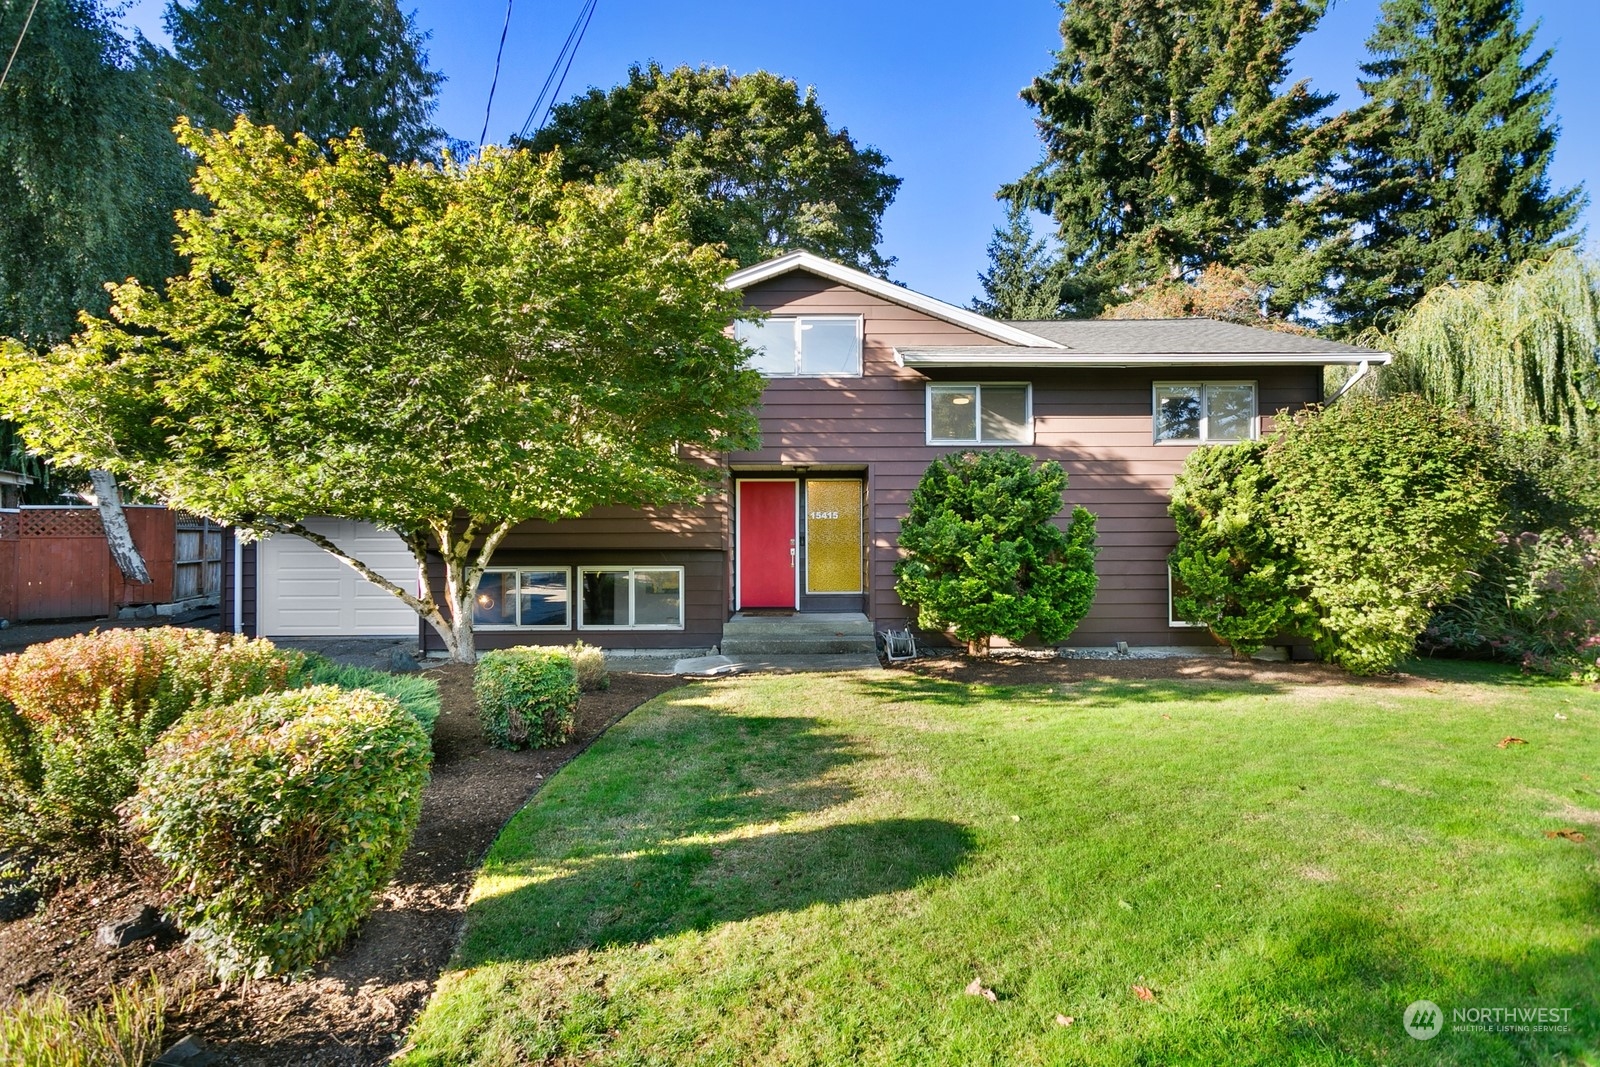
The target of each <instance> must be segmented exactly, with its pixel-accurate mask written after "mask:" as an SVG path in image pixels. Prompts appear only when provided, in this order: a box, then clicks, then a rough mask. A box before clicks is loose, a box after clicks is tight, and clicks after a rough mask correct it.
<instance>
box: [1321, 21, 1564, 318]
mask: <svg viewBox="0 0 1600 1067" xmlns="http://www.w3.org/2000/svg"><path fill="white" fill-rule="evenodd" d="M1521 13H1522V12H1521V5H1520V3H1518V0H1385V3H1384V5H1383V13H1382V16H1381V18H1380V20H1379V23H1378V27H1377V29H1376V30H1375V31H1374V33H1373V35H1372V37H1371V38H1370V39H1369V40H1368V41H1367V50H1368V53H1369V54H1370V56H1371V58H1370V60H1369V61H1368V62H1367V63H1364V64H1362V67H1361V70H1362V73H1363V74H1364V75H1365V77H1364V78H1363V79H1362V80H1361V82H1360V85H1361V90H1362V92H1363V94H1364V95H1365V97H1366V98H1367V100H1366V103H1365V104H1363V105H1362V107H1361V108H1359V109H1358V110H1357V111H1356V113H1355V115H1354V116H1353V118H1354V123H1353V126H1352V131H1351V141H1350V150H1349V153H1348V157H1347V159H1346V160H1345V166H1344V168H1343V171H1342V174H1341V176H1340V185H1341V187H1342V196H1341V199H1342V200H1343V204H1342V208H1341V211H1342V214H1343V216H1344V219H1345V222H1344V234H1343V236H1342V237H1341V238H1340V239H1339V241H1338V242H1337V243H1336V256H1337V262H1338V263H1339V268H1338V269H1339V272H1340V273H1341V274H1342V276H1343V277H1342V284H1341V285H1340V287H1339V289H1338V292H1337V293H1336V294H1335V296H1334V297H1333V299H1332V300H1331V301H1330V304H1331V307H1332V308H1333V310H1334V312H1335V314H1336V316H1337V317H1338V319H1339V322H1340V328H1341V329H1342V330H1343V331H1344V332H1346V333H1356V332H1358V331H1360V330H1361V329H1364V328H1366V327H1370V326H1376V327H1379V328H1381V329H1388V328H1391V327H1392V326H1393V325H1394V323H1395V322H1396V320H1397V319H1398V317H1399V315H1400V314H1401V313H1403V312H1405V311H1406V310H1407V309H1409V308H1410V307H1412V306H1413V305H1414V304H1416V302H1417V301H1418V300H1419V299H1420V298H1421V297H1422V295H1423V294H1424V293H1425V292H1427V291H1428V290H1430V289H1432V288H1434V287H1436V286H1438V285H1441V284H1443V283H1446V282H1463V281H1490V282H1493V281H1499V280H1502V279H1504V278H1506V277H1507V276H1509V275H1510V273H1511V272H1512V271H1513V270H1514V269H1515V268H1516V267H1517V265H1518V264H1519V263H1521V262H1523V261H1524V260H1527V259H1530V258H1535V259H1537V258H1543V257H1544V256H1546V255H1548V254H1549V253H1550V252H1551V251H1553V250H1555V249H1558V248H1570V247H1572V246H1573V245H1575V244H1576V243H1577V241H1578V239H1579V234H1578V232H1577V231H1576V230H1575V229H1574V225H1575V223H1576V222H1577V219H1578V215H1579V213H1580V212H1581V211H1582V209H1583V204H1584V202H1585V197H1584V194H1583V190H1582V189H1581V187H1580V188H1575V189H1563V190H1559V191H1553V190H1552V189H1551V187H1550V179H1549V175H1548V171H1549V166H1550V161H1551V157H1552V156H1553V154H1554V151H1555V145H1556V139H1557V136H1558V134H1559V129H1558V128H1557V126H1556V124H1555V122H1554V120H1553V118H1552V116H1551V95H1552V92H1553V90H1554V82H1552V81H1551V80H1550V79H1549V78H1548V77H1547V72H1548V70H1549V66H1550V59H1551V55H1552V53H1551V52H1550V51H1549V50H1548V49H1547V50H1545V51H1544V52H1541V53H1539V54H1538V55H1537V56H1535V57H1534V58H1533V59H1532V61H1531V62H1530V61H1526V60H1525V57H1526V56H1527V53H1528V51H1529V49H1530V48H1531V47H1532V45H1533V39H1534V34H1535V33H1536V31H1537V28H1538V27H1537V25H1534V26H1530V27H1528V28H1527V29H1521V28H1519V26H1518V23H1519V21H1520V17H1521Z"/></svg>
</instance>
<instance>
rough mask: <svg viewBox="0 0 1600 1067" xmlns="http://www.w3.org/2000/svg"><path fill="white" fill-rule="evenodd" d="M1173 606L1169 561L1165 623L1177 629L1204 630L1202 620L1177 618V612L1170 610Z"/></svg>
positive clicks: (1169, 565)
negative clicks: (1194, 620) (1192, 620)
mask: <svg viewBox="0 0 1600 1067" xmlns="http://www.w3.org/2000/svg"><path fill="white" fill-rule="evenodd" d="M1173 606H1174V605H1173V603H1172V564H1170V563H1169V564H1167V625H1168V626H1171V627H1174V628H1175V629H1179V630H1204V629H1205V628H1206V624H1205V623H1203V622H1189V621H1188V620H1187V619H1180V618H1178V616H1177V613H1176V612H1174V611H1173V610H1172V609H1173Z"/></svg>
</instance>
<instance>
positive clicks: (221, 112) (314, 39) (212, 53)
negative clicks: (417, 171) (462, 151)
mask: <svg viewBox="0 0 1600 1067" xmlns="http://www.w3.org/2000/svg"><path fill="white" fill-rule="evenodd" d="M166 27H167V32H168V33H169V34H171V35H172V47H173V51H174V53H175V57H169V61H168V63H167V75H168V83H169V91H170V92H171V93H172V95H173V97H174V98H175V99H176V100H177V101H178V103H179V105H180V106H181V107H182V109H183V110H184V113H185V114H187V115H188V116H189V117H190V118H192V119H194V120H195V121H197V122H200V123H202V124H204V125H207V126H211V127H213V128H217V129H230V128H231V127H232V126H233V120H234V119H235V118H236V117H237V116H239V115H244V116H246V117H248V118H249V119H250V120H251V121H252V122H254V123H256V124H257V125H270V126H276V127H277V128H278V129H279V130H280V131H282V132H283V133H285V134H295V133H304V134H306V135H307V136H308V137H310V138H311V139H312V140H314V141H316V142H317V143H318V144H323V145H326V144H328V143H329V142H331V141H333V140H335V139H340V138H344V137H347V136H349V134H350V131H351V130H352V129H354V128H356V127H360V129H361V132H362V134H363V135H364V136H365V138H366V143H367V145H368V147H370V148H373V149H375V150H376V151H378V152H380V153H382V154H383V155H384V156H387V157H388V158H389V159H393V160H396V161H401V162H404V161H408V160H413V159H420V158H426V157H429V156H431V155H433V153H434V149H435V146H436V145H437V144H438V142H439V141H440V139H441V138H442V137H443V136H444V134H443V132H442V131H441V130H439V129H438V128H437V127H435V126H434V125H433V123H432V121H431V118H432V115H433V109H434V103H435V97H436V96H437V95H438V92H439V86H440V84H441V83H442V82H443V81H444V75H442V74H439V73H437V72H435V71H432V70H429V69H428V53H427V51H426V50H425V48H424V47H423V46H424V43H425V41H426V40H427V35H426V34H424V33H421V32H419V31H418V30H417V27H416V22H415V20H414V19H413V18H410V17H408V16H406V15H405V14H403V13H402V12H401V10H400V7H399V5H398V4H397V3H396V2H395V0H195V2H194V3H193V4H192V5H190V6H188V7H185V6H183V5H181V4H179V3H178V2H177V0H172V2H171V3H169V4H168V6H167V13H166Z"/></svg>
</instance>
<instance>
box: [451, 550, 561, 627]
mask: <svg viewBox="0 0 1600 1067" xmlns="http://www.w3.org/2000/svg"><path fill="white" fill-rule="evenodd" d="M528 571H536V572H540V573H546V574H548V573H550V572H551V571H560V572H562V573H563V574H565V575H566V576H567V619H566V621H565V622H563V623H562V624H561V625H560V626H551V625H542V626H524V625H522V624H521V623H520V622H518V623H501V622H495V623H487V622H486V623H474V624H473V627H472V628H473V629H474V630H489V631H500V632H505V633H515V632H517V631H521V630H527V631H530V632H531V631H536V630H543V631H547V632H549V633H556V632H558V631H561V630H570V629H572V598H573V581H572V568H571V567H537V566H533V565H531V564H530V565H529V566H526V567H488V568H485V569H484V572H483V577H487V576H489V575H491V574H521V573H524V572H528ZM520 587H521V579H518V588H520ZM477 595H478V594H477V593H476V592H474V593H473V599H474V601H476V599H477ZM517 618H519V619H520V618H522V601H521V600H520V599H519V600H518V601H517Z"/></svg>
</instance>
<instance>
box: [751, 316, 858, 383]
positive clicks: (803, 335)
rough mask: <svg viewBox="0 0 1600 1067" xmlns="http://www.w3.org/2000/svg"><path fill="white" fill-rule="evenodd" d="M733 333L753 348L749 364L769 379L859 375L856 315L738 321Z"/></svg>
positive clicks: (851, 376)
mask: <svg viewBox="0 0 1600 1067" xmlns="http://www.w3.org/2000/svg"><path fill="white" fill-rule="evenodd" d="M736 336H737V337H738V338H739V340H741V341H743V342H744V343H745V344H747V345H749V346H750V347H751V348H753V349H755V358H754V359H752V360H751V361H750V365H751V366H752V367H754V368H755V369H756V370H758V371H760V372H761V373H762V374H765V375H766V376H767V377H768V378H859V377H860V376H861V317H860V316H859V315H773V316H771V317H770V318H768V319H766V320H765V321H763V322H741V323H739V324H738V327H737V331H736Z"/></svg>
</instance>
